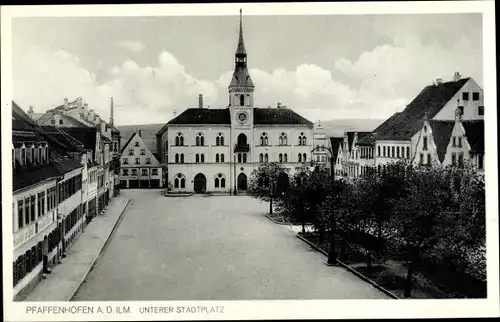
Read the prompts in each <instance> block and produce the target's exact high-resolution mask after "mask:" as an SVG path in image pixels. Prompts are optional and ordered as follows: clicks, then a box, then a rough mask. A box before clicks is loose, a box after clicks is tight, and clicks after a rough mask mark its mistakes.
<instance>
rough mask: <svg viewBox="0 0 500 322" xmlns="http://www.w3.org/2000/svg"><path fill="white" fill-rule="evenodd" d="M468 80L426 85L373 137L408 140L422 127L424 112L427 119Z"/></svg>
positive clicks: (439, 109)
mask: <svg viewBox="0 0 500 322" xmlns="http://www.w3.org/2000/svg"><path fill="white" fill-rule="evenodd" d="M468 80H469V78H463V79H460V80H458V81H456V82H455V81H452V82H445V83H442V84H439V85H429V86H426V87H425V88H424V89H423V90H422V91H421V92H420V93H419V94H418V95H417V97H415V99H414V100H413V101H411V102H410V104H408V105H407V106H406V108H405V109H404V110H403V111H402V112H401V113H400V114H399V115H397V116H396V117H394V118H393V119H392V121H391V122H390V123H388V124H386V125H385V127H384V128H383V129H380V130H379V131H378V132H377V134H376V135H375V138H376V139H377V140H409V139H410V138H411V137H412V136H413V135H415V133H417V132H418V131H419V130H420V129H421V128H422V126H423V122H424V116H425V114H426V113H427V117H428V118H429V119H431V118H433V117H434V116H436V114H437V113H439V111H441V109H442V108H443V107H444V105H445V104H446V103H448V102H449V101H450V99H451V98H452V97H453V95H455V94H456V93H457V92H458V91H459V90H460V88H462V86H464V85H465V83H466V82H467V81H468ZM384 123H385V122H384Z"/></svg>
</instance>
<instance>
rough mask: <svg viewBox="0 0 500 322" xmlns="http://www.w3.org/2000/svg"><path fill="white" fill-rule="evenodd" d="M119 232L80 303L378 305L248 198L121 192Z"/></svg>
mask: <svg viewBox="0 0 500 322" xmlns="http://www.w3.org/2000/svg"><path fill="white" fill-rule="evenodd" d="M122 194H124V195H125V196H126V197H129V198H131V202H130V204H129V206H128V208H127V210H126V212H125V214H124V216H123V219H122V221H121V223H120V226H119V227H118V228H117V229H116V231H115V234H114V236H112V237H111V241H110V243H109V244H108V246H107V248H106V249H105V250H104V252H103V253H102V257H101V258H100V259H98V261H97V264H96V266H95V267H94V269H93V270H92V271H91V272H90V274H89V276H88V278H87V280H86V282H85V283H84V284H83V285H82V287H81V288H80V290H79V291H78V292H77V294H76V296H75V298H74V300H76V301H78V300H80V301H82V300H83V301H133V300H179V301H181V300H279V299H384V298H387V297H386V296H385V295H384V294H383V293H381V292H379V291H378V290H377V289H375V288H374V287H372V286H371V285H369V284H367V283H365V282H363V281H362V280H360V279H359V278H358V277H356V276H354V275H353V274H351V273H350V272H348V271H346V270H344V269H343V268H340V267H327V266H325V265H324V262H325V257H324V256H323V255H322V254H320V253H318V252H316V251H314V250H312V249H311V248H310V247H309V246H307V245H306V244H304V243H303V242H302V241H300V240H299V239H297V238H296V237H295V236H296V233H295V232H294V231H292V230H290V228H289V227H287V226H282V225H276V224H274V223H272V222H271V221H270V220H269V219H267V218H266V217H265V216H264V214H265V213H266V211H267V210H268V204H266V203H262V202H260V201H257V200H254V199H251V198H250V197H247V196H236V197H235V196H212V197H205V196H200V195H195V196H192V197H178V198H166V197H163V196H161V195H160V193H159V192H158V191H155V190H142V191H141V190H124V191H122Z"/></svg>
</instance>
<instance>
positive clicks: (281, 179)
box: [276, 172, 289, 195]
mask: <svg viewBox="0 0 500 322" xmlns="http://www.w3.org/2000/svg"><path fill="white" fill-rule="evenodd" d="M288 184H289V178H288V174H286V173H285V172H281V173H280V174H279V175H278V183H277V185H276V192H277V193H278V195H281V194H282V193H285V192H286V190H287V189H288Z"/></svg>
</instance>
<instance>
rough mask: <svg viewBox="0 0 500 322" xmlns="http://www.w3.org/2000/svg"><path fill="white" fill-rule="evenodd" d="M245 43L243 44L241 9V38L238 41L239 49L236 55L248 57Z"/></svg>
mask: <svg viewBox="0 0 500 322" xmlns="http://www.w3.org/2000/svg"><path fill="white" fill-rule="evenodd" d="M246 54H247V51H246V50H245V43H244V42H243V10H241V8H240V37H239V39H238V48H237V49H236V55H246Z"/></svg>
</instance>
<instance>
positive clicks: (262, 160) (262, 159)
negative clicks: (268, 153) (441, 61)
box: [259, 153, 264, 163]
mask: <svg viewBox="0 0 500 322" xmlns="http://www.w3.org/2000/svg"><path fill="white" fill-rule="evenodd" d="M259 162H260V163H262V162H264V155H263V154H262V153H261V154H259Z"/></svg>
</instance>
